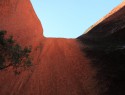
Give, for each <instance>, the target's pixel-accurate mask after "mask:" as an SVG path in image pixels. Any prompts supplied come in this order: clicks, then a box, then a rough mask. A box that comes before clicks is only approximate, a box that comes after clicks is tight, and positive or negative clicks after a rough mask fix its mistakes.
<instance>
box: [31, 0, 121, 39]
mask: <svg viewBox="0 0 125 95" xmlns="http://www.w3.org/2000/svg"><path fill="white" fill-rule="evenodd" d="M109 1H110V2H109ZM122 1H123V0H91V1H90V0H31V2H32V5H33V7H34V9H35V12H36V14H37V16H38V18H39V19H40V21H41V23H42V27H43V30H44V31H43V33H44V36H45V37H56V38H77V37H78V36H80V35H82V34H83V33H84V32H85V30H87V29H88V28H89V27H90V26H91V25H93V24H94V23H95V22H97V21H98V20H99V19H101V18H102V17H103V16H105V15H106V14H107V13H109V12H110V11H111V10H112V9H113V8H114V7H116V6H117V5H118V4H120V3H121V2H122Z"/></svg>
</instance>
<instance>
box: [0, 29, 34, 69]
mask: <svg viewBox="0 0 125 95" xmlns="http://www.w3.org/2000/svg"><path fill="white" fill-rule="evenodd" d="M5 34H6V31H0V69H1V70H2V69H5V68H8V67H10V66H13V67H14V68H20V67H21V68H22V67H23V68H26V67H29V66H31V65H32V62H31V58H30V57H29V54H30V52H31V47H25V48H22V47H21V46H20V45H19V44H17V43H16V42H15V41H14V40H13V37H12V36H10V37H9V38H5Z"/></svg>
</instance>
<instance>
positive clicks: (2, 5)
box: [0, 0, 43, 45]
mask: <svg viewBox="0 0 125 95" xmlns="http://www.w3.org/2000/svg"><path fill="white" fill-rule="evenodd" d="M0 30H6V31H7V33H8V35H13V36H14V39H16V41H17V42H19V43H20V44H22V45H33V44H34V43H37V42H38V41H39V39H41V38H43V29H42V26H41V23H40V21H39V19H38V18H37V16H36V14H35V12H34V10H33V7H32V5H31V3H30V0H0Z"/></svg>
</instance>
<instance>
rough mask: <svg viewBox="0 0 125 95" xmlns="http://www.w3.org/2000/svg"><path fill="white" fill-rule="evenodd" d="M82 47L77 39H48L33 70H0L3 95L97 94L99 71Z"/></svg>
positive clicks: (0, 93) (0, 87)
mask: <svg viewBox="0 0 125 95" xmlns="http://www.w3.org/2000/svg"><path fill="white" fill-rule="evenodd" d="M80 47H83V46H80V44H79V43H78V42H77V41H76V40H74V39H62V38H60V39H56V38H48V39H45V43H44V45H43V47H39V48H41V49H38V50H41V51H38V50H36V53H37V54H38V55H39V57H37V61H38V62H37V64H35V65H34V66H32V68H31V69H30V70H28V71H24V72H22V73H21V74H20V75H15V74H14V73H13V72H12V71H11V70H5V71H1V72H0V76H1V77H0V95H98V94H97V91H96V90H95V85H96V82H95V80H94V79H93V77H94V75H95V73H96V72H95V70H94V69H93V68H91V66H90V62H89V61H88V60H87V58H86V57H85V55H83V53H82V51H81V50H80ZM34 53H35V51H34Z"/></svg>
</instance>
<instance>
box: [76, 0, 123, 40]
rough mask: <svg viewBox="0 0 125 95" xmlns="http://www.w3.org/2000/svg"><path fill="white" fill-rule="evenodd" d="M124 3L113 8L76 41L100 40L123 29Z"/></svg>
mask: <svg viewBox="0 0 125 95" xmlns="http://www.w3.org/2000/svg"><path fill="white" fill-rule="evenodd" d="M124 14H125V2H123V3H121V4H120V5H118V6H117V7H116V8H114V9H113V10H112V11H111V12H110V13H109V14H107V15H106V16H104V17H103V18H102V19H100V20H99V21H98V22H97V23H95V24H94V25H92V27H90V28H89V29H88V31H86V33H85V34H83V35H81V36H80V37H78V39H81V40H82V39H84V38H85V39H87V38H88V39H89V38H90V39H94V40H96V39H97V40H98V39H102V38H104V37H107V36H109V35H112V34H113V33H115V32H118V31H119V30H121V29H123V28H125V16H124Z"/></svg>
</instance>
